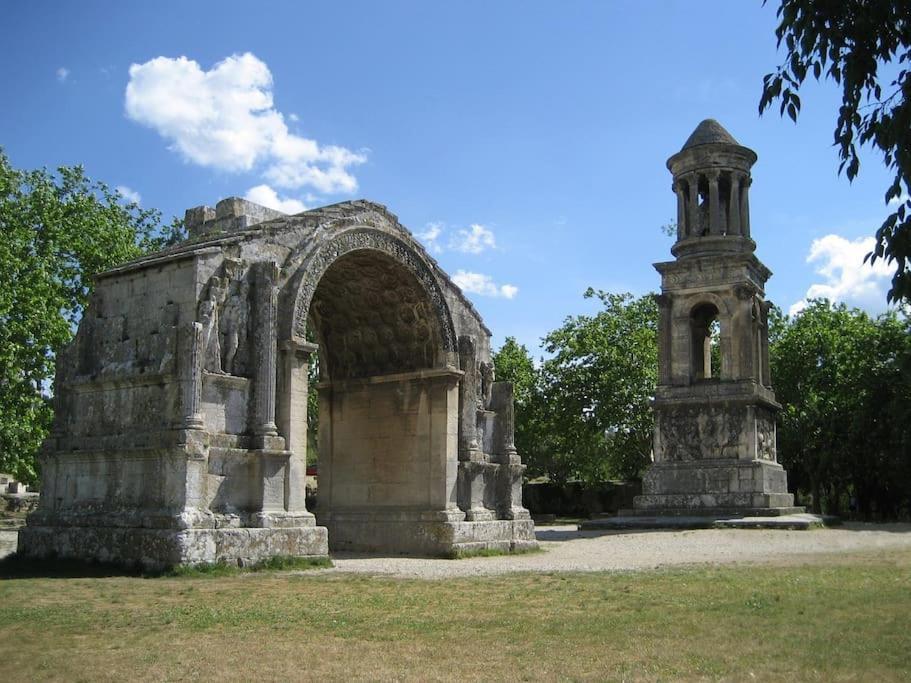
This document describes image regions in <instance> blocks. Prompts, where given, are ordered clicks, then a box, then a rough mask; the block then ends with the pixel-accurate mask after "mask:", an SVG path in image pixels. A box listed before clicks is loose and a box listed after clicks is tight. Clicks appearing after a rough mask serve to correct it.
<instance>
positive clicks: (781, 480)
mask: <svg viewBox="0 0 911 683" xmlns="http://www.w3.org/2000/svg"><path fill="white" fill-rule="evenodd" d="M642 491H643V493H642V495H641V496H636V498H635V499H634V500H633V508H634V509H633V510H631V511H628V512H629V514H634V515H649V514H666V515H693V514H708V515H729V514H742V515H761V516H770V515H780V514H793V513H796V512H803V508H798V507H795V506H794V496H793V495H792V494H790V493H788V479H787V473H786V472H785V471H784V468H782V466H781V465H779V464H778V463H776V462H771V461H767V460H729V459H724V460H721V459H719V460H697V461H689V462H669V463H656V464H654V465H652V467H651V469H649V471H648V472H647V473H646V475H645V477H644V478H643V480H642Z"/></svg>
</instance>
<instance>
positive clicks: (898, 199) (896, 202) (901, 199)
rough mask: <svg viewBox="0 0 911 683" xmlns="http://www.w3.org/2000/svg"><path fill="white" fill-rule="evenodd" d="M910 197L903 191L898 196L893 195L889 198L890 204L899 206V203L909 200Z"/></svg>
mask: <svg viewBox="0 0 911 683" xmlns="http://www.w3.org/2000/svg"><path fill="white" fill-rule="evenodd" d="M908 199H911V197H908V195H907V194H905V193H902V194H900V195H898V196H897V197H892V199H890V200H889V206H898V205H899V204H904V203H905V202H906V201H908Z"/></svg>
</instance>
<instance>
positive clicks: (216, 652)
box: [0, 552, 911, 681]
mask: <svg viewBox="0 0 911 683" xmlns="http://www.w3.org/2000/svg"><path fill="white" fill-rule="evenodd" d="M828 562H829V563H828V564H820V563H814V564H810V565H806V566H801V567H771V566H732V567H725V568H700V569H681V570H673V571H651V572H639V573H622V574H517V575H511V576H498V577H491V578H486V577H478V578H470V579H453V580H447V581H417V580H399V579H390V578H378V577H370V576H352V575H341V574H320V573H314V572H303V573H279V572H262V573H250V574H237V575H230V576H218V575H213V576H204V575H203V576H200V575H195V576H186V577H167V578H134V577H112V578H56V579H36V578H30V579H8V580H5V581H2V582H0V661H2V663H3V664H2V666H3V670H4V671H5V672H7V673H8V674H9V675H10V678H9V679H8V680H36V679H55V680H66V681H80V680H83V681H98V680H125V679H130V680H135V679H143V680H178V679H180V680H186V679H204V680H211V679H224V680H254V679H265V680H299V679H304V678H314V679H317V678H318V679H320V680H352V679H354V680H390V679H396V680H421V681H423V680H502V679H508V680H566V679H569V680H579V679H582V680H604V679H609V680H611V679H613V680H620V679H658V680H672V679H673V680H676V679H697V678H699V679H701V678H708V679H726V680H795V679H796V680H819V681H830V680H871V681H880V680H908V679H909V678H911V553H909V552H903V553H895V552H892V553H889V554H882V555H879V556H866V557H864V556H857V557H851V558H848V557H843V558H836V559H831V560H828Z"/></svg>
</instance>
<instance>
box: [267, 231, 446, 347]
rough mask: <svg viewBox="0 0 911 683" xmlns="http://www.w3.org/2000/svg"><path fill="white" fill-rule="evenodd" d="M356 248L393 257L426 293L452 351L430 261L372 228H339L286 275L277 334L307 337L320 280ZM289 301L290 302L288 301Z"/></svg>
mask: <svg viewBox="0 0 911 683" xmlns="http://www.w3.org/2000/svg"><path fill="white" fill-rule="evenodd" d="M356 251H376V252H380V253H381V254H384V255H385V256H387V257H390V258H391V259H393V260H394V261H395V262H396V263H398V264H399V265H401V266H402V267H403V268H405V269H406V270H407V271H408V272H409V273H410V274H411V275H412V276H413V277H414V278H415V280H416V281H417V282H418V284H419V285H420V287H421V289H422V290H423V291H424V292H425V294H426V295H427V299H428V301H429V302H430V304H431V306H432V308H433V311H434V313H435V317H436V319H437V322H438V324H439V330H440V341H441V344H442V350H443V352H445V353H451V352H455V351H456V334H455V327H454V326H453V322H452V315H451V313H450V311H449V306H448V304H447V303H446V298H445V297H444V295H443V290H442V287H441V286H440V283H439V281H438V280H437V278H436V276H435V275H434V274H433V270H432V268H431V266H430V264H429V263H428V262H427V260H426V259H425V257H423V256H422V255H421V254H420V253H419V252H418V251H417V250H416V249H415V248H413V247H412V246H411V245H409V244H408V243H407V242H406V241H405V240H403V239H401V238H399V237H396V236H394V235H391V234H389V233H388V232H385V231H383V230H378V229H376V228H367V227H363V226H352V227H351V228H349V229H345V230H342V231H340V232H339V233H338V234H336V235H335V236H334V237H332V238H331V239H330V240H328V241H327V242H325V243H324V244H322V245H320V246H319V247H317V248H316V249H315V250H314V251H313V252H312V253H311V254H310V255H309V256H308V257H307V258H306V259H305V260H304V261H303V263H302V264H301V265H300V266H299V267H298V269H297V272H296V273H295V274H294V275H293V276H291V277H290V278H289V280H288V281H287V284H286V287H285V290H286V291H285V297H286V301H287V302H288V303H289V304H291V305H287V304H286V306H284V307H283V308H285V310H286V311H287V312H288V313H290V315H288V316H285V317H286V319H287V322H286V323H285V325H284V327H285V329H283V330H281V331H280V332H281V336H282V337H283V338H285V339H290V340H291V341H293V342H296V343H304V342H305V341H306V336H307V318H308V314H309V311H310V304H311V302H312V300H313V295H314V293H315V292H316V288H317V286H318V285H319V282H320V280H321V279H322V277H323V275H324V274H325V273H326V271H327V270H329V268H330V267H331V266H332V264H333V263H335V262H336V261H337V260H338V259H339V258H341V257H342V256H345V255H347V254H351V253H353V252H356ZM292 301H293V303H291V302H292Z"/></svg>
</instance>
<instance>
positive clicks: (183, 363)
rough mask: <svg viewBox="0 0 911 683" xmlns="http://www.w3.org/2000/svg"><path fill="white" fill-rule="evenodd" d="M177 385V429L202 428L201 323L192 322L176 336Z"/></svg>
mask: <svg viewBox="0 0 911 683" xmlns="http://www.w3.org/2000/svg"><path fill="white" fill-rule="evenodd" d="M178 344H179V348H178V351H177V373H178V376H177V386H178V392H179V394H178V401H179V406H180V409H179V411H178V414H179V417H178V420H177V428H178V429H203V428H204V427H205V421H204V420H203V416H202V413H200V404H201V402H202V325H201V324H200V323H197V322H194V323H190V325H189V326H188V327H186V328H184V329H183V330H182V331H181V334H180V336H179V338H178Z"/></svg>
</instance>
